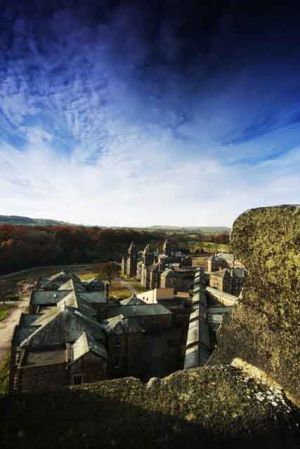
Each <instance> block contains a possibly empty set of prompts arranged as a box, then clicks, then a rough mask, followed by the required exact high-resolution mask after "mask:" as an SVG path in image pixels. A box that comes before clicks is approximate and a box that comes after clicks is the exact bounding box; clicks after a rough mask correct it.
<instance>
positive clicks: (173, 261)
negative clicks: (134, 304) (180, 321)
mask: <svg viewBox="0 0 300 449" xmlns="http://www.w3.org/2000/svg"><path fill="white" fill-rule="evenodd" d="M132 245H133V244H131V247H132ZM129 252H130V248H129V250H128V256H126V257H123V259H122V274H123V275H126V276H129V271H130V270H129V269H128V264H129V263H130V261H131V259H130V257H129ZM134 261H135V259H134ZM132 266H134V267H135V273H134V274H132V273H133V270H131V271H130V273H131V274H130V276H131V277H132V276H134V277H135V278H136V279H138V280H140V281H141V284H142V286H143V287H145V288H146V289H154V288H168V287H174V288H175V290H177V291H188V290H189V288H190V287H191V286H192V283H193V278H194V271H195V269H194V268H193V267H192V259H191V258H190V257H189V256H187V255H185V254H183V252H182V251H180V250H178V249H176V248H173V247H172V245H171V243H170V241H169V240H168V239H166V240H165V241H164V243H163V247H162V252H159V251H158V250H157V249H153V248H151V246H150V245H149V244H148V245H146V246H145V248H144V249H143V251H142V252H141V257H140V260H138V261H137V262H136V263H135V262H134V265H132Z"/></svg>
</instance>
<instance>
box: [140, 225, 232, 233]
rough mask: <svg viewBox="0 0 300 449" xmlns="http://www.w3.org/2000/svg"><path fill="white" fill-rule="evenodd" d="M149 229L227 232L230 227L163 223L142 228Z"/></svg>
mask: <svg viewBox="0 0 300 449" xmlns="http://www.w3.org/2000/svg"><path fill="white" fill-rule="evenodd" d="M144 229H147V230H150V231H172V232H180V231H184V232H187V231H188V232H203V233H205V234H210V233H212V234H214V233H220V232H225V233H229V232H230V228H229V227H227V226H164V225H161V226H160V225H155V226H149V227H147V228H144Z"/></svg>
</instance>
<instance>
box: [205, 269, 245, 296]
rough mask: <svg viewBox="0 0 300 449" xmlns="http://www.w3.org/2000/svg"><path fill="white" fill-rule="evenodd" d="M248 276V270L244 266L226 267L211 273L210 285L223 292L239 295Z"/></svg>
mask: <svg viewBox="0 0 300 449" xmlns="http://www.w3.org/2000/svg"><path fill="white" fill-rule="evenodd" d="M246 276H247V271H246V270H245V269H244V268H232V269H230V270H229V269H228V268H224V269H222V270H221V269H220V270H219V271H214V272H212V273H209V280H208V285H209V287H213V288H216V289H218V290H221V291H222V292H226V293H230V294H232V295H235V296H239V294H240V293H241V290H242V287H243V283H244V281H245V278H246Z"/></svg>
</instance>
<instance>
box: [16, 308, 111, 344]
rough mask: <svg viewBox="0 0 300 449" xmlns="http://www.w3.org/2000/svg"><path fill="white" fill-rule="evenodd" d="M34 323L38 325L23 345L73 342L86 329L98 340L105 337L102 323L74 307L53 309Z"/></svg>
mask: <svg viewBox="0 0 300 449" xmlns="http://www.w3.org/2000/svg"><path fill="white" fill-rule="evenodd" d="M33 325H35V326H38V327H37V328H36V330H35V331H34V332H33V333H32V334H31V335H29V337H28V338H27V339H26V340H24V341H23V342H22V344H21V346H25V347H26V346H28V345H30V346H31V347H38V346H54V345H60V344H63V343H73V342H75V341H76V340H77V339H78V338H79V336H80V335H81V334H82V333H83V332H84V331H85V332H87V333H88V334H89V335H90V336H91V337H93V338H94V339H96V340H103V339H104V335H103V331H102V329H101V326H100V324H99V323H98V322H97V321H95V320H93V319H91V318H88V317H87V316H85V315H83V314H82V313H81V312H80V311H79V310H76V309H74V308H72V307H66V308H65V309H64V310H59V309H55V310H51V311H50V312H48V313H47V314H45V315H41V316H38V317H37V319H36V320H35V321H34V322H33Z"/></svg>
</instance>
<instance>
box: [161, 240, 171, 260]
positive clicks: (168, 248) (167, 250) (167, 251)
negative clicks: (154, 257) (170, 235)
mask: <svg viewBox="0 0 300 449" xmlns="http://www.w3.org/2000/svg"><path fill="white" fill-rule="evenodd" d="M170 253H171V245H170V242H169V240H168V239H166V240H165V241H164V244H163V254H165V255H166V256H169V255H170Z"/></svg>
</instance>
